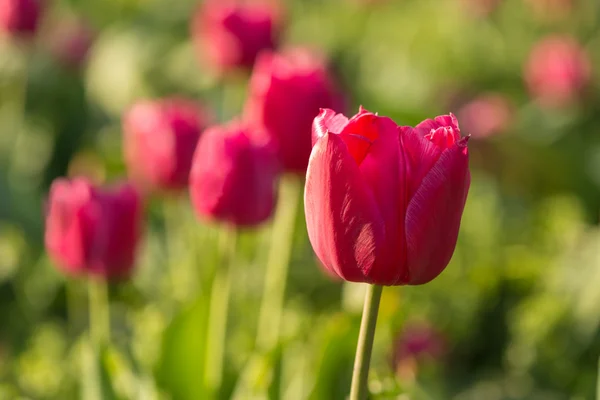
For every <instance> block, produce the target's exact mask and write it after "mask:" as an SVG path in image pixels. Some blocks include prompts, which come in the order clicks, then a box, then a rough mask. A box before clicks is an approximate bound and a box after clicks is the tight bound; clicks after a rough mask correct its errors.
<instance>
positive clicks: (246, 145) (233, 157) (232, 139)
mask: <svg viewBox="0 0 600 400" xmlns="http://www.w3.org/2000/svg"><path fill="white" fill-rule="evenodd" d="M277 173H278V162H277V156H276V153H275V149H274V148H273V145H272V144H271V143H270V142H266V141H264V138H259V137H257V135H256V134H255V133H254V132H253V131H252V130H251V129H249V128H248V127H247V126H246V125H244V124H242V123H240V122H232V123H229V124H227V125H222V126H215V127H212V128H209V129H207V130H206V132H205V133H204V135H203V136H202V139H200V143H199V145H198V148H197V149H196V153H195V155H194V161H193V166H192V172H191V174H190V195H191V199H192V204H193V205H194V207H195V209H196V212H197V213H198V215H199V216H201V217H204V218H207V219H210V220H218V221H221V222H226V223H230V224H233V225H237V226H254V225H258V224H260V223H261V222H263V221H265V220H266V219H268V218H269V217H270V216H271V214H272V213H273V209H274V206H275V197H276V195H275V183H276V178H277Z"/></svg>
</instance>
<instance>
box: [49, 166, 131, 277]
mask: <svg viewBox="0 0 600 400" xmlns="http://www.w3.org/2000/svg"><path fill="white" fill-rule="evenodd" d="M141 207H142V205H141V199H140V197H139V195H138V194H137V192H136V191H135V190H134V189H133V188H132V187H130V186H128V185H124V186H121V187H117V188H115V189H108V190H106V189H103V188H99V187H95V186H94V185H92V184H91V183H90V182H88V181H86V180H85V179H82V178H79V179H74V180H72V181H67V180H61V179H59V180H56V181H55V182H54V183H53V184H52V187H51V189H50V197H49V199H48V210H47V216H46V233H45V242H46V248H47V249H48V252H49V254H50V255H51V256H52V257H53V258H54V260H56V262H57V264H58V266H59V267H61V268H62V269H64V270H65V271H66V272H68V273H71V274H74V275H97V276H101V277H104V278H118V277H126V276H128V275H129V274H130V273H131V271H132V268H133V266H134V262H135V254H136V250H137V247H138V242H139V240H140V235H141V229H142V209H141Z"/></svg>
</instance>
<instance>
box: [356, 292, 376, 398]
mask: <svg viewBox="0 0 600 400" xmlns="http://www.w3.org/2000/svg"><path fill="white" fill-rule="evenodd" d="M382 289H383V286H379V285H368V286H367V294H366V295H365V305H364V308H363V315H362V321H361V323H360V333H359V335H358V345H357V346H356V357H355V359H354V371H353V372H352V386H351V389H350V400H364V399H366V398H367V394H368V393H369V387H368V378H369V364H370V363H371V352H372V350H373V339H374V337H375V326H376V325H377V313H378V312H379V300H380V299H381V291H382Z"/></svg>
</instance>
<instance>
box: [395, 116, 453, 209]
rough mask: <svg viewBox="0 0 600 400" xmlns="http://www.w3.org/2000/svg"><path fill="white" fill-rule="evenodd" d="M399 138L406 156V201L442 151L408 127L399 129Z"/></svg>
mask: <svg viewBox="0 0 600 400" xmlns="http://www.w3.org/2000/svg"><path fill="white" fill-rule="evenodd" d="M400 137H401V140H402V145H403V148H404V151H405V154H406V163H405V164H406V169H407V172H406V176H407V177H408V178H407V199H411V198H412V196H413V195H414V194H415V192H416V191H417V189H418V188H419V186H421V182H422V181H423V178H424V177H425V175H427V173H428V172H429V171H430V170H431V168H432V167H433V166H434V165H435V163H436V162H437V161H438V160H439V158H440V155H441V154H442V152H443V151H444V149H443V148H441V147H439V146H437V145H436V144H435V143H433V142H431V141H429V140H427V139H425V138H424V137H423V136H421V135H420V133H419V132H418V131H417V130H416V129H413V128H411V127H410V126H403V127H400Z"/></svg>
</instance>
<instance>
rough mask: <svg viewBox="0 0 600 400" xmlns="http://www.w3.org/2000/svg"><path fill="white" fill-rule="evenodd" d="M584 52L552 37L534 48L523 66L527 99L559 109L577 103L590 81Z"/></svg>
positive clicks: (556, 37)
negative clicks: (530, 98) (575, 101)
mask: <svg viewBox="0 0 600 400" xmlns="http://www.w3.org/2000/svg"><path fill="white" fill-rule="evenodd" d="M590 65H591V64H590V59H589V56H588V54H587V52H586V51H585V50H584V49H583V48H582V47H581V46H580V45H579V44H578V43H577V42H576V41H575V40H573V39H571V38H569V37H561V36H552V37H548V38H546V39H544V40H542V41H541V42H539V43H538V44H536V45H535V47H534V48H533V50H532V51H531V54H530V55H529V59H528V61H527V63H526V65H525V71H524V75H525V81H526V83H527V87H528V89H529V92H530V93H531V95H532V96H533V97H534V98H536V99H537V100H538V101H539V102H540V103H541V104H543V105H544V106H551V107H555V106H563V105H565V104H568V103H570V102H572V101H574V100H576V99H577V97H578V96H579V95H580V94H581V92H582V90H583V89H584V88H585V87H586V86H587V85H588V84H589V81H590V78H591V66H590Z"/></svg>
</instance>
